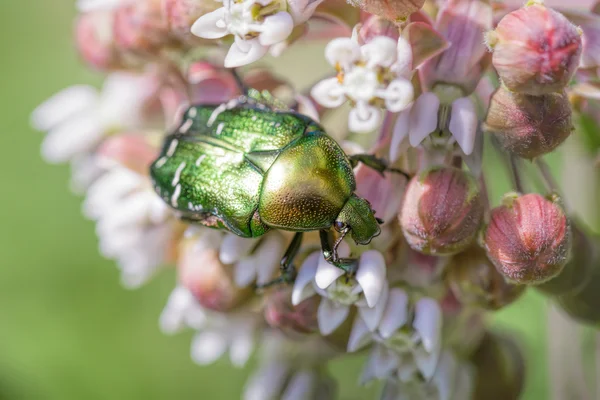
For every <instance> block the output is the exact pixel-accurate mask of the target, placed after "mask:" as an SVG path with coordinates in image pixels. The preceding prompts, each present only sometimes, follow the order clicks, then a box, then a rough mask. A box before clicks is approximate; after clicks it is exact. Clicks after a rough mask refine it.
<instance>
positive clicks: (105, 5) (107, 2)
mask: <svg viewBox="0 0 600 400" xmlns="http://www.w3.org/2000/svg"><path fill="white" fill-rule="evenodd" d="M122 2H123V0H77V10H79V12H84V13H85V12H91V11H97V10H112V9H114V8H116V7H118V6H119V5H121V4H122Z"/></svg>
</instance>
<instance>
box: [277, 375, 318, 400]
mask: <svg viewBox="0 0 600 400" xmlns="http://www.w3.org/2000/svg"><path fill="white" fill-rule="evenodd" d="M315 380H316V379H315V375H314V373H310V372H308V371H301V372H298V373H297V374H295V375H294V376H293V377H292V379H291V380H290V381H289V383H288V384H287V387H286V389H285V393H284V394H283V396H281V400H307V399H310V398H311V395H312V393H313V390H314V387H315Z"/></svg>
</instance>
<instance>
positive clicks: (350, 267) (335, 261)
mask: <svg viewBox="0 0 600 400" xmlns="http://www.w3.org/2000/svg"><path fill="white" fill-rule="evenodd" d="M319 237H320V239H321V248H322V250H323V258H325V261H327V262H328V263H329V264H331V265H335V266H336V267H338V268H340V269H342V270H343V271H344V272H346V273H347V274H348V275H350V276H354V275H355V274H356V270H357V269H358V259H356V258H340V257H339V256H338V253H337V245H339V243H340V242H339V241H338V242H336V245H335V246H333V247H332V246H331V242H332V240H331V239H332V237H331V231H329V230H325V229H322V230H320V231H319Z"/></svg>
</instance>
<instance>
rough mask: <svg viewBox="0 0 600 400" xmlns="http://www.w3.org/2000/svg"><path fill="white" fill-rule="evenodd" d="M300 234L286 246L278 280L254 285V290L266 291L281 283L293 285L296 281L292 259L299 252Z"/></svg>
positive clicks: (297, 233) (301, 234)
mask: <svg viewBox="0 0 600 400" xmlns="http://www.w3.org/2000/svg"><path fill="white" fill-rule="evenodd" d="M302 236H303V233H302V232H296V234H295V235H294V238H293V239H292V242H291V243H290V245H289V246H288V248H287V250H286V251H285V254H284V255H283V257H282V258H281V264H280V270H281V275H280V276H279V278H277V279H274V280H272V281H271V282H267V283H265V284H263V285H256V289H266V288H268V287H271V286H275V285H279V284H282V283H293V282H294V280H295V279H296V267H295V266H294V259H295V258H296V256H297V255H298V252H299V251H300V245H301V244H302Z"/></svg>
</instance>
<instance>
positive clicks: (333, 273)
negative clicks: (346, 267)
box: [315, 257, 344, 289]
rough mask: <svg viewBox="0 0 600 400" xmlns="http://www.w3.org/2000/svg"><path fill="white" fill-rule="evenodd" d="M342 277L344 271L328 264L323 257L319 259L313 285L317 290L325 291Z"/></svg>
mask: <svg viewBox="0 0 600 400" xmlns="http://www.w3.org/2000/svg"><path fill="white" fill-rule="evenodd" d="M342 275H344V271H343V270H342V269H341V268H338V267H336V266H335V265H332V264H330V263H328V262H327V261H325V259H324V258H323V257H320V259H319V265H318V267H317V273H316V275H315V283H316V284H317V287H318V288H320V289H327V288H328V287H329V286H330V285H331V284H332V283H333V282H335V280H336V279H337V278H339V277H340V276H342Z"/></svg>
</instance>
